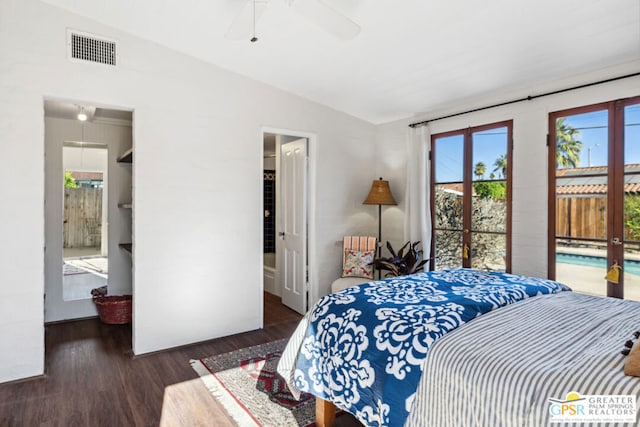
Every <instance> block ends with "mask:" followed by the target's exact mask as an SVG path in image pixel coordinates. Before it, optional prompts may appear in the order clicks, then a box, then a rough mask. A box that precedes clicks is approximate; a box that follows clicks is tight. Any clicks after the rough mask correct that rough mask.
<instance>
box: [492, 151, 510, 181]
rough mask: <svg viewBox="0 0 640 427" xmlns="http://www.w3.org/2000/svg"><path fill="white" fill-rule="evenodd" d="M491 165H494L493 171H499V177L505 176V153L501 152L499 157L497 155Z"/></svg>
mask: <svg viewBox="0 0 640 427" xmlns="http://www.w3.org/2000/svg"><path fill="white" fill-rule="evenodd" d="M493 166H495V168H494V169H493V171H494V172H500V177H501V178H504V177H505V176H507V155H506V154H502V155H501V156H500V157H498V158H497V159H496V161H495V162H494V163H493Z"/></svg>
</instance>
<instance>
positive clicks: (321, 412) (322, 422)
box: [316, 397, 336, 427]
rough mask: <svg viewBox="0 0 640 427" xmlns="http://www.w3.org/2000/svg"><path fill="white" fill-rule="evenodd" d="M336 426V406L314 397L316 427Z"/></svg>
mask: <svg viewBox="0 0 640 427" xmlns="http://www.w3.org/2000/svg"><path fill="white" fill-rule="evenodd" d="M335 425H336V405H334V404H333V403H331V402H329V401H326V400H324V399H322V398H320V397H316V427H334V426H335Z"/></svg>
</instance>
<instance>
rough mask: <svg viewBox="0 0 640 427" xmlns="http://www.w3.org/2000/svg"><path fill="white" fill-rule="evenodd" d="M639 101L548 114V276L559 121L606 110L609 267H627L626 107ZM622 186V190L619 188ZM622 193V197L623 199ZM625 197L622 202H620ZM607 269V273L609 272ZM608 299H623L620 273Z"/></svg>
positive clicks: (552, 273) (551, 274) (552, 271)
mask: <svg viewBox="0 0 640 427" xmlns="http://www.w3.org/2000/svg"><path fill="white" fill-rule="evenodd" d="M639 102H640V96H633V97H628V98H621V99H615V100H612V101H605V102H599V103H596V104H589V105H583V106H580V107H575V108H567V109H564V110H559V111H552V112H550V113H549V115H548V126H549V127H548V133H547V145H548V160H547V162H548V164H547V169H548V171H547V173H548V178H547V181H548V183H549V187H548V207H547V211H548V236H547V277H548V278H549V279H552V280H555V278H556V261H555V259H556V234H557V224H556V212H557V205H556V169H557V164H556V142H555V140H556V139H555V137H556V120H557V119H558V118H560V117H566V116H571V115H578V114H585V113H590V112H594V111H599V110H607V113H608V117H607V126H608V129H607V188H608V191H607V221H606V224H607V232H606V248H607V268H606V270H608V269H609V266H611V265H613V264H614V262H616V261H617V260H622V263H623V264H624V242H625V239H624V221H620V220H619V218H621V217H622V218H624V167H625V160H624V149H625V147H624V113H622V112H621V111H623V109H624V107H625V106H627V105H632V104H637V103H639ZM620 184H622V186H623V188H619V185H620ZM620 194H622V196H620ZM620 197H622V199H620ZM618 236H620V238H621V240H622V242H623V244H622V245H613V244H612V243H611V239H612V238H614V237H618ZM606 270H605V272H606ZM606 284H607V296H608V297H614V298H624V274H620V278H619V283H618V284H615V283H612V282H609V281H607V282H606Z"/></svg>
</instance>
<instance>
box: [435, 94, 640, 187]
mask: <svg viewBox="0 0 640 427" xmlns="http://www.w3.org/2000/svg"><path fill="white" fill-rule="evenodd" d="M607 121H608V112H607V110H601V111H595V112H591V113H585V114H578V115H573V116H568V117H567V118H566V120H565V123H566V124H568V125H570V126H572V127H574V128H576V129H577V130H578V131H579V132H580V134H579V136H578V138H577V139H578V140H579V141H581V142H582V152H581V153H580V164H579V166H580V167H586V166H589V165H591V166H604V165H606V164H607V161H608V156H607V133H608V130H607ZM435 149H436V154H435V156H436V166H435V172H436V182H461V181H462V175H463V167H462V153H463V136H462V135H456V136H451V137H446V138H438V139H437V140H436V147H435ZM506 152H507V129H506V128H497V129H491V130H488V131H483V132H476V133H474V134H473V165H476V164H477V163H478V162H483V163H484V164H485V166H486V175H485V179H489V175H490V174H491V173H492V172H493V171H494V169H495V165H494V164H495V161H496V159H498V157H500V156H501V155H502V154H505V155H506ZM625 163H627V164H630V163H640V104H635V105H630V106H627V107H626V108H625ZM495 175H496V179H499V178H500V176H499V172H495ZM474 179H475V177H474Z"/></svg>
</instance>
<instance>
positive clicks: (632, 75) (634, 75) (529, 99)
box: [409, 72, 640, 128]
mask: <svg viewBox="0 0 640 427" xmlns="http://www.w3.org/2000/svg"><path fill="white" fill-rule="evenodd" d="M636 76H640V72H636V73H632V74H626V75H624V76H618V77H612V78H610V79H606V80H600V81H597V82H592V83H586V84H583V85H579V86H573V87H569V88H565V89H559V90H554V91H551V92H545V93H541V94H538V95H529V96H526V97H524V98H517V99H512V100H511V101H505V102H500V103H498V104H493V105H487V106H486V107H479V108H474V109H473V110H466V111H462V112H460V113H454V114H449V115H446V116H441V117H436V118H435V119H429V120H423V121H421V122H416V123H411V124H410V125H409V127H411V128H415V127H418V126H424V125H426V124H428V123H430V122H435V121H436V120H443V119H448V118H450V117H456V116H462V115H464V114H469V113H475V112H477V111H482V110H488V109H490V108H496V107H502V106H504V105H510V104H515V103H517V102H523V101H531V100H534V99H536V98H542V97H544V96H550V95H556V94H558V93H563V92H569V91H571V90H576V89H583V88H585V87H589V86H596V85H600V84H603V83H609V82H614V81H616V80H622V79H627V78H629V77H636Z"/></svg>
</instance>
